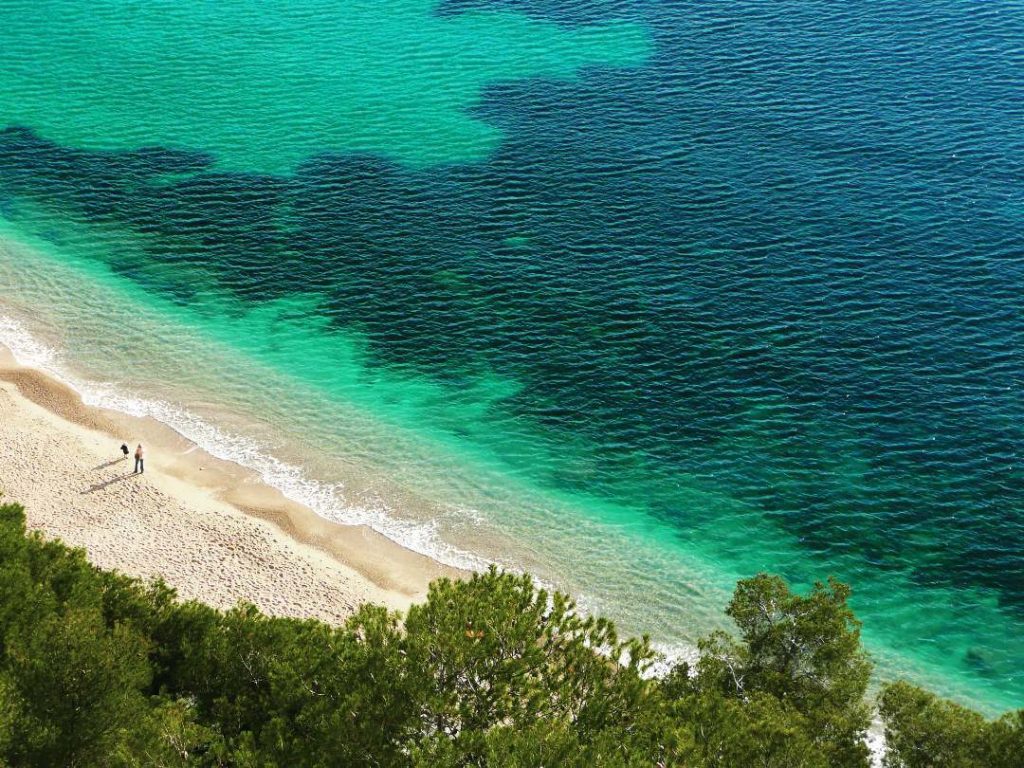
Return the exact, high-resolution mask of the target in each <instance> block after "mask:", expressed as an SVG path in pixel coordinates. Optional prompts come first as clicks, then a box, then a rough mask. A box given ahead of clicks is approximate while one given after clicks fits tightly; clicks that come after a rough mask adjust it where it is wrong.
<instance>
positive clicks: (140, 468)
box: [135, 443, 146, 475]
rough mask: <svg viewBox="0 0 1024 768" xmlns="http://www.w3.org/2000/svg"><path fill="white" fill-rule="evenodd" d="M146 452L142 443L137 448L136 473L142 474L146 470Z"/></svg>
mask: <svg viewBox="0 0 1024 768" xmlns="http://www.w3.org/2000/svg"><path fill="white" fill-rule="evenodd" d="M145 459H146V452H145V451H144V450H143V448H142V443H139V446H138V447H137V448H136V449H135V474H137V475H141V474H142V473H143V472H145V471H146V462H145Z"/></svg>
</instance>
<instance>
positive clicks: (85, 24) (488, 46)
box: [0, 0, 1024, 711]
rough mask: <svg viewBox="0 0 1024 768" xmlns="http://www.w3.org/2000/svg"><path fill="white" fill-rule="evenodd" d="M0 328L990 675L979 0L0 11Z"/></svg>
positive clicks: (994, 687)
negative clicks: (839, 603) (789, 593)
mask: <svg viewBox="0 0 1024 768" xmlns="http://www.w3.org/2000/svg"><path fill="white" fill-rule="evenodd" d="M0 14H2V22H3V23H2V24H0V86H2V87H0V128H4V130H3V131H2V132H0V286H2V288H3V290H2V291H0V317H2V318H5V319H3V320H2V321H0V337H2V338H0V340H2V339H6V340H7V341H8V342H10V343H11V344H12V345H14V346H15V347H16V348H17V349H18V350H19V351H20V353H21V354H22V356H25V357H29V358H34V359H36V360H37V362H40V364H43V365H47V366H49V367H52V368H56V369H58V370H60V371H61V372H62V373H63V375H65V376H66V377H69V378H71V379H72V380H73V381H74V383H75V384H76V386H78V387H79V388H80V389H81V390H83V392H85V394H86V396H87V397H88V398H90V399H92V400H94V401H96V402H103V403H106V404H109V405H114V406H116V407H121V408H124V409H125V410H130V411H133V412H142V413H151V414H153V415H156V416H158V417H159V418H162V419H164V420H166V421H168V422H169V423H171V424H172V425H174V426H175V427H176V428H178V429H179V430H181V431H182V432H184V433H185V434H187V435H189V436H191V437H193V438H194V439H196V440H197V441H199V442H201V443H202V444H203V445H204V446H206V447H208V448H210V449H211V450H213V451H214V452H216V453H218V454H219V455H223V456H226V457H230V458H234V459H236V460H238V461H241V462H243V463H246V464H248V465H250V466H254V467H255V468H257V469H258V470H259V471H260V472H261V473H263V475H264V476H265V477H266V478H267V479H268V480H269V481H270V482H273V483H275V484H276V485H278V486H280V487H282V488H284V489H285V490H287V492H289V493H290V494H291V495H293V496H295V497H297V498H299V499H301V500H303V501H306V502H307V503H310V504H311V505H312V506H313V507H314V508H315V509H316V510H317V511H318V512H320V513H321V514H323V515H325V516H327V517H331V518H333V519H337V520H341V521H348V522H365V523H368V524H371V525H373V526H374V527H376V528H378V529H380V530H383V531H385V532H386V533H388V535H391V536H393V537H395V538H396V539H398V540H400V541H403V542H404V543H407V544H408V545H410V546H413V547H414V548H417V549H419V550H421V551H426V552H430V553H433V554H436V555H438V556H441V557H443V558H445V559H447V560H450V561H453V562H458V563H462V564H469V565H472V564H476V563H480V562H485V561H490V560H494V561H498V562H501V563H503V564H507V565H510V566H514V567H524V568H529V569H530V570H531V571H533V572H535V573H536V574H538V575H539V576H540V578H542V579H543V580H545V581H549V582H553V583H555V584H558V585H559V586H563V587H565V588H568V589H570V590H572V591H573V592H575V593H578V594H580V595H581V596H582V597H583V599H584V600H585V602H586V604H587V605H588V606H589V607H592V608H594V609H597V610H601V611H604V612H606V613H608V614H609V615H611V616H612V617H614V618H616V619H618V620H619V621H620V623H621V624H622V625H623V626H624V627H625V628H626V629H627V630H628V631H633V632H637V631H646V632H650V633H651V634H652V636H653V637H654V639H655V640H657V641H658V642H659V643H661V644H662V645H664V646H665V647H666V648H669V649H673V650H677V651H678V650H680V649H682V648H684V647H685V646H686V645H687V644H688V643H692V641H693V640H694V639H695V638H696V637H697V636H699V635H700V634H702V633H703V632H706V631H707V630H708V629H710V628H712V627H715V626H717V625H718V624H719V623H720V622H721V618H720V612H721V608H722V606H723V605H724V603H725V601H726V600H727V598H728V594H729V591H730V589H731V586H732V584H733V583H734V582H735V580H736V579H737V578H741V577H743V576H746V575H750V574H752V573H755V572H757V571H759V570H770V571H773V572H777V573H781V574H782V575H784V576H786V577H787V578H789V579H791V580H792V581H794V582H795V583H797V584H799V585H807V584H808V583H810V582H811V581H813V580H814V579H816V578H824V577H825V576H828V575H830V574H831V575H835V576H837V577H839V578H841V579H843V580H846V581H848V582H850V583H851V584H852V585H853V586H854V589H855V597H854V603H855V608H856V609H857V611H858V613H859V614H860V615H861V616H862V618H863V619H864V622H865V637H866V639H867V642H868V643H869V646H870V648H871V650H872V652H873V654H874V655H875V656H876V659H877V661H878V662H879V665H880V668H881V670H882V674H883V675H892V674H896V673H899V674H906V675H909V676H911V677H912V678H914V679H916V680H918V681H921V682H925V683H927V684H929V685H932V686H933V687H935V688H937V689H939V690H941V691H943V692H945V693H948V694H951V695H955V696H958V697H960V698H961V699H964V700H966V701H970V702H972V703H975V704H976V705H978V706H981V707H983V708H985V709H986V710H987V711H995V710H999V709H1003V708H1008V707H1011V706H1021V705H1022V704H1024V677H1022V675H1021V674H1020V672H1019V670H1020V669H1021V668H1022V662H1024V648H1022V647H1021V644H1020V643H1019V641H1018V638H1019V637H1020V636H1021V630H1022V628H1024V548H1022V545H1021V543H1020V542H1021V533H1022V529H1024V516H1022V508H1024V504H1022V501H1024V482H1022V480H1024V476H1022V475H1021V468H1020V456H1019V445H1020V444H1021V437H1022V435H1021V431H1022V427H1021V424H1022V423H1024V422H1022V419H1021V417H1022V416H1024V401H1022V398H1021V390H1020V382H1021V378H1022V376H1024V360H1022V359H1021V352H1020V349H1021V341H1022V340H1024V333H1022V331H1024V328H1022V326H1021V323H1022V320H1021V318H1022V317H1024V314H1022V311H1021V310H1024V306H1022V304H1024V299H1022V297H1024V292H1022V291H1021V288H1022V277H1024V274H1022V271H1021V263H1022V261H1021V259H1020V258H1019V255H1020V254H1019V252H1018V251H1019V243H1020V242H1024V237H1022V236H1024V219H1022V217H1021V213H1022V212H1024V198H1022V190H1021V187H1020V183H1019V182H1020V179H1021V173H1020V172H1021V168H1024V162H1022V161H1024V142H1022V141H1021V138H1020V136H1021V133H1020V131H1021V126H1022V125H1024V119H1022V118H1024V108H1022V106H1021V105H1022V104H1024V102H1022V100H1020V99H1019V98H1015V96H1017V95H1018V94H1017V91H1018V90H1019V88H1018V87H1017V86H1018V85H1019V80H1020V71H1021V66H1020V65H1021V64H1022V63H1024V62H1022V60H1021V59H1022V55H1021V53H1020V51H1019V48H1018V46H1017V43H1016V42H1015V41H1019V40H1020V39H1022V33H1024V18H1022V15H1021V14H1020V12H1019V9H1017V8H1016V7H1015V6H1014V5H1013V4H1011V3H1001V2H992V3H987V4H983V5H972V6H967V5H964V4H957V3H938V4H935V5H934V6H933V7H930V8H928V9H923V8H918V7H916V6H913V5H912V4H906V3H895V2H869V3H865V4H862V5H858V7H857V8H845V9H838V8H834V7H832V6H826V5H822V4H813V3H797V2H793V3H788V2H784V3H776V4H771V5H770V6H767V5H765V4H759V3H754V2H749V3H748V2H737V3H733V4H730V5H729V6H728V7H720V6H715V7H709V6H707V5H705V4H691V3H686V2H682V3H680V2H673V3H660V2H643V3H640V2H628V1H627V0H608V1H607V2H591V3H587V4H582V3H578V4H577V3H564V2H563V3H554V2H546V1H545V0H531V1H525V0H522V1H519V0H517V1H516V2H511V1H509V2H500V1H499V0H493V1H491V2H485V1H482V0H481V1H480V2H448V3H442V4H437V3H433V2H423V1H421V0H415V1H414V0H392V1H391V2H377V3H364V2H361V1H357V2H341V1H340V0H335V1H334V2H319V3H303V4H296V3H290V4H284V3H272V4H266V3H263V4H259V5H257V4H255V3H246V2H226V3H218V4H216V5H215V6H214V5H210V4H199V3H186V4H182V3H174V4H171V3H148V4H134V3H115V2H101V3H96V4H91V5H89V7H88V8H86V7H85V6H82V5H81V4H76V3H69V2H33V3H25V2H20V1H17V0H15V1H12V2H2V1H0Z"/></svg>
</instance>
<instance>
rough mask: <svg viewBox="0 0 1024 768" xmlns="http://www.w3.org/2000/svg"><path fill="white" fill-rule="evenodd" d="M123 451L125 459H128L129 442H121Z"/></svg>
mask: <svg viewBox="0 0 1024 768" xmlns="http://www.w3.org/2000/svg"><path fill="white" fill-rule="evenodd" d="M121 453H123V454H124V460H125V461H128V443H121Z"/></svg>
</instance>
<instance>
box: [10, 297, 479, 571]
mask: <svg viewBox="0 0 1024 768" xmlns="http://www.w3.org/2000/svg"><path fill="white" fill-rule="evenodd" d="M0 344H3V345H4V346H6V347H7V348H8V349H9V350H10V351H11V353H12V354H13V355H14V358H15V360H17V362H18V363H19V364H20V365H24V366H26V367H30V368H35V369H37V370H40V371H42V372H44V373H46V374H47V375H49V376H52V377H53V378H55V379H57V380H59V381H61V382H62V383H64V384H66V385H67V386H69V387H71V388H72V389H74V390H75V391H76V392H77V393H78V394H79V395H80V396H81V398H82V402H84V403H85V404H86V405H90V406H96V407H101V408H108V409H110V410H114V411H119V412H121V413H125V414H127V415H129V416H136V417H149V418H153V419H156V420H157V421H160V422H162V423H163V424H166V425H167V426H169V427H170V428H171V429H173V430H174V431H175V432H177V433H178V434H180V435H182V436H183V437H185V438H186V439H188V440H190V441H192V442H193V443H195V444H196V445H198V446H199V447H200V448H202V449H203V450H205V451H206V452H207V453H209V454H210V455H212V456H214V457H216V458H218V459H224V460H226V461H232V462H235V463H236V464H239V465H241V466H243V467H246V468H247V469H251V470H253V471H255V472H256V473H257V474H258V475H259V477H260V479H261V480H263V482H265V483H266V484H267V485H269V486H271V487H272V488H276V489H277V490H279V491H281V493H283V494H284V495H285V496H286V497H287V498H289V499H291V500H292V501H296V502H298V503H300V504H303V505H304V506H307V507H309V508H310V509H312V510H313V511H314V512H315V513H316V514H318V515H320V516H321V517H323V518H325V519H327V520H331V521H333V522H337V523H342V524H345V525H366V526H368V527H370V528H372V529H373V530H375V531H377V532H378V533H380V534H382V535H384V536H386V537H387V538H389V539H391V540H392V541H395V542H397V543H398V544H400V545H402V546H403V547H405V548H407V549H410V550H412V551H414V552H417V553H419V554H422V555H426V556H427V557H431V558H433V559H435V560H439V561H440V562H443V563H445V564H448V565H451V566H454V567H457V568H463V569H467V570H480V569H483V568H486V567H487V565H488V563H487V561H485V560H483V559H482V558H480V557H477V556H476V555H473V554H471V553H469V552H465V551H463V550H461V549H458V548H457V547H455V546H453V545H451V544H449V543H447V542H445V541H443V540H442V539H441V537H440V536H439V535H438V533H437V526H436V524H435V523H434V522H432V521H431V522H414V521H407V520H400V519H398V518H395V517H393V516H391V515H389V514H388V513H387V510H386V509H384V508H383V506H381V507H369V506H356V505H352V504H345V503H342V502H341V501H340V491H341V485H340V484H338V483H325V482H321V481H319V480H315V479H313V478H310V477H308V476H306V475H305V474H304V473H303V471H302V470H301V469H300V468H299V467H297V466H294V465H292V464H287V463H285V462H282V461H280V460H279V459H277V458H276V457H274V456H273V455H272V454H271V453H270V452H269V451H268V450H267V449H265V448H264V447H263V446H261V445H260V444H259V443H257V442H256V441H255V440H252V439H250V438H248V437H245V436H243V435H238V434H234V433H231V432H228V431H226V430H223V429H221V428H220V427H218V426H216V425H215V424H211V423H209V422H208V421H205V420H204V419H202V418H200V417H198V416H196V415H195V414H194V413H191V412H190V411H189V410H188V409H187V408H184V407H182V406H179V405H175V404H173V403H169V402H166V401H163V400H156V399H149V398H145V397H142V396H138V395H133V394H125V393H124V392H123V390H122V389H121V388H119V387H115V386H113V385H112V384H109V383H103V382H93V381H85V380H83V379H81V378H80V377H77V376H75V375H74V374H72V373H71V372H70V371H69V369H68V366H67V365H66V364H65V363H64V362H63V360H62V357H61V355H60V353H59V351H58V350H56V349H54V348H53V347H50V346H47V345H46V344H43V343H42V342H40V341H39V340H38V339H36V338H35V337H34V336H33V335H32V334H31V333H30V332H29V331H28V330H27V329H26V328H25V326H24V325H23V324H22V323H21V322H19V321H18V320H17V319H15V318H13V317H10V316H6V315H0Z"/></svg>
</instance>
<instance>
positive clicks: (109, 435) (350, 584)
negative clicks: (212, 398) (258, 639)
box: [0, 348, 454, 622]
mask: <svg viewBox="0 0 1024 768" xmlns="http://www.w3.org/2000/svg"><path fill="white" fill-rule="evenodd" d="M122 441H123V442H126V443H127V444H128V445H129V446H130V447H131V448H132V450H134V448H135V445H136V444H137V443H140V442H141V443H143V444H144V445H145V446H146V471H145V473H144V474H142V475H135V474H133V472H132V469H133V466H132V464H133V462H132V461H131V460H130V459H123V458H121V453H120V450H119V446H120V445H121V443H122ZM0 491H2V492H3V498H4V500H6V501H18V502H20V503H22V504H23V505H24V506H25V509H26V514H27V519H28V525H29V527H30V528H33V529H37V530H39V531H41V532H42V533H43V534H44V535H45V536H47V537H50V538H59V539H61V540H62V541H64V542H65V543H67V544H70V545H72V546H76V547H82V548H84V549H85V550H86V552H87V553H88V557H89V559H90V560H91V561H92V562H93V563H95V564H96V565H98V566H100V567H103V568H109V569H116V570H118V571H121V572H123V573H126V574H129V575H132V576H137V577H140V578H143V579H152V578H156V577H160V578H163V579H164V580H165V581H166V582H167V583H168V584H170V585H171V586H173V587H174V588H175V589H176V590H177V591H178V594H179V595H180V597H181V598H183V599H198V600H202V601H203V602H205V603H209V604H211V605H215V606H217V607H220V608H229V607H231V606H233V605H235V604H236V603H238V602H239V601H243V600H244V601H249V602H252V603H254V604H255V605H256V606H258V607H259V608H260V609H262V610H263V611H265V612H267V613H269V614H274V615H283V616H295V617H301V618H306V617H316V618H319V619H323V620H325V621H330V622H339V621H342V620H344V619H345V617H346V616H348V615H350V614H351V613H352V612H353V611H354V610H355V609H356V608H357V607H358V606H359V605H360V604H362V603H364V602H367V601H370V602H374V603H382V604H386V605H389V606H391V607H393V608H396V609H400V608H403V607H405V606H407V605H409V604H410V603H411V602H413V601H415V600H417V599H418V598H419V597H421V596H422V595H423V594H425V592H426V588H427V586H428V584H429V582H430V581H431V580H433V579H435V578H437V577H439V576H441V575H445V574H453V573H454V571H452V570H451V569H449V568H447V567H445V566H442V565H441V564H439V563H437V562H436V561H433V560H431V559H430V558H427V557H424V556H421V555H418V554H415V553H413V552H410V551H409V550H406V549H404V548H403V547H401V546H399V545H397V544H395V543H394V542H392V541H390V540H388V539H386V538H385V537H383V536H381V535H379V534H377V533H375V532H374V531H372V530H371V529H369V528H366V527H363V526H342V525H337V524H335V523H331V522H329V521H327V520H324V519H323V518H320V517H318V516H317V515H315V514H314V513H313V512H312V511H311V510H309V509H307V508H305V507H303V506H301V505H299V504H296V503H294V502H292V501H290V500H288V499H287V498H285V497H284V496H283V495H282V494H281V493H280V492H278V491H277V490H275V489H273V488H271V487H269V486H267V485H266V484H264V483H262V482H261V481H260V480H259V478H258V477H256V475H255V474H254V473H252V472H250V471H248V470H245V469H244V468H242V467H240V466H239V465H237V464H233V463H231V462H227V461H222V460H219V459H216V458H214V457H213V456H210V455H209V454H207V453H205V452H204V451H202V450H201V449H199V448H198V447H197V446H196V445H195V444H193V443H191V442H190V441H188V440H186V439H185V438H183V437H181V436H180V435H178V434H177V433H175V432H174V431H173V430H171V429H170V428H168V427H167V426H165V425H163V424H161V423H159V422H156V421H154V420H152V419H139V418H133V417H129V416H125V415H124V414H120V413H117V412H113V411H107V410H103V409H98V408H91V407H88V406H86V405H84V404H83V403H82V401H81V398H80V397H79V396H78V395H77V393H75V392H74V391H73V390H71V389H70V388H68V387H66V386H64V385H63V384H62V383H60V382H58V381H56V380H54V379H52V378H50V377H48V376H47V375H45V374H44V373H42V372H40V371H37V370H34V369H30V368H25V367H23V366H20V365H18V364H17V363H16V361H15V360H14V358H13V356H11V354H10V353H9V352H8V351H7V350H6V349H3V348H0Z"/></svg>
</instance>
